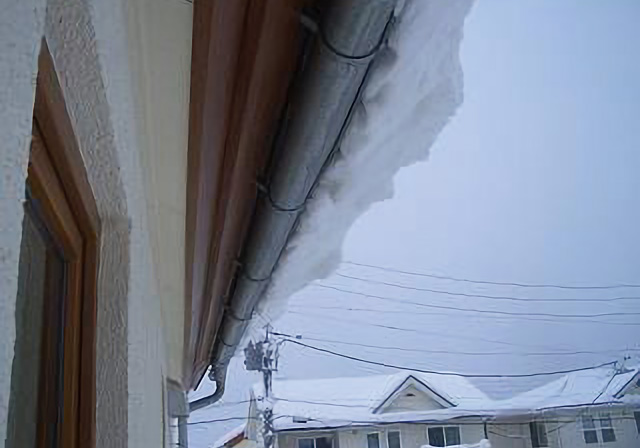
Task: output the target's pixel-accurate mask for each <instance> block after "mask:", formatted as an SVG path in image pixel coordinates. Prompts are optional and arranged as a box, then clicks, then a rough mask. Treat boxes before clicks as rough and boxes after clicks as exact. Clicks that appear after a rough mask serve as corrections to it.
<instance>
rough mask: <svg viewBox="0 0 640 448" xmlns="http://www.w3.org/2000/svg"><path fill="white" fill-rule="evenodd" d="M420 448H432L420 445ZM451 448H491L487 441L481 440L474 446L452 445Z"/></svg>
mask: <svg viewBox="0 0 640 448" xmlns="http://www.w3.org/2000/svg"><path fill="white" fill-rule="evenodd" d="M420 448H433V447H432V446H431V445H422V446H421V447H420ZM451 448H491V443H489V441H488V440H487V439H482V440H481V441H480V442H479V443H476V444H474V445H452V446H451Z"/></svg>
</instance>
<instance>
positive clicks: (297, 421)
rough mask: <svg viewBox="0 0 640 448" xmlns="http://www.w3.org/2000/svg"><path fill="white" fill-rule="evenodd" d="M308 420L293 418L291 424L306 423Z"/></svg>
mask: <svg viewBox="0 0 640 448" xmlns="http://www.w3.org/2000/svg"><path fill="white" fill-rule="evenodd" d="M308 422H309V419H308V418H304V417H296V416H294V417H293V423H308Z"/></svg>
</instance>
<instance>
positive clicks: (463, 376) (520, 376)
mask: <svg viewBox="0 0 640 448" xmlns="http://www.w3.org/2000/svg"><path fill="white" fill-rule="evenodd" d="M285 340H286V341H287V342H290V343H292V344H296V345H300V346H302V347H306V348H309V349H311V350H315V351H318V352H322V353H327V354H330V355H334V356H338V357H340V358H345V359H350V360H352V361H357V362H361V363H365V364H371V365H376V366H381V367H388V368H391V369H399V370H409V371H412V372H420V373H428V374H432V375H443V376H458V377H462V378H531V377H537V376H550V375H560V374H567V373H573V372H582V371H585V370H594V369H598V368H601V367H606V366H611V365H614V364H616V361H610V362H606V363H602V364H598V365H595V366H588V367H579V368H575V369H566V370H556V371H552V372H535V373H520V374H466V373H459V372H441V371H437V370H427V369H419V368H413V367H406V366H397V365H394V364H387V363H384V362H380V361H372V360H369V359H364V358H358V357H357V356H352V355H347V354H345V353H339V352H335V351H333V350H329V349H326V348H321V347H316V346H314V345H309V344H305V343H304V342H300V341H296V340H294V339H290V338H286V339H285Z"/></svg>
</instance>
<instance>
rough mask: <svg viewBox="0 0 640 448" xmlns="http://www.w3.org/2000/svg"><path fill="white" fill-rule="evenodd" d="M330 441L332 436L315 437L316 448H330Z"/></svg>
mask: <svg viewBox="0 0 640 448" xmlns="http://www.w3.org/2000/svg"><path fill="white" fill-rule="evenodd" d="M332 441H333V438H332V437H316V448H331V446H332V445H333V443H332Z"/></svg>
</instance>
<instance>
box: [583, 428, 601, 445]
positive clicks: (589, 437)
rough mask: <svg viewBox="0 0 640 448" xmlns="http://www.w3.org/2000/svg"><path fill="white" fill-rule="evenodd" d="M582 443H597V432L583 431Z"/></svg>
mask: <svg viewBox="0 0 640 448" xmlns="http://www.w3.org/2000/svg"><path fill="white" fill-rule="evenodd" d="M584 441H585V442H587V443H598V431H596V430H585V431H584Z"/></svg>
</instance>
